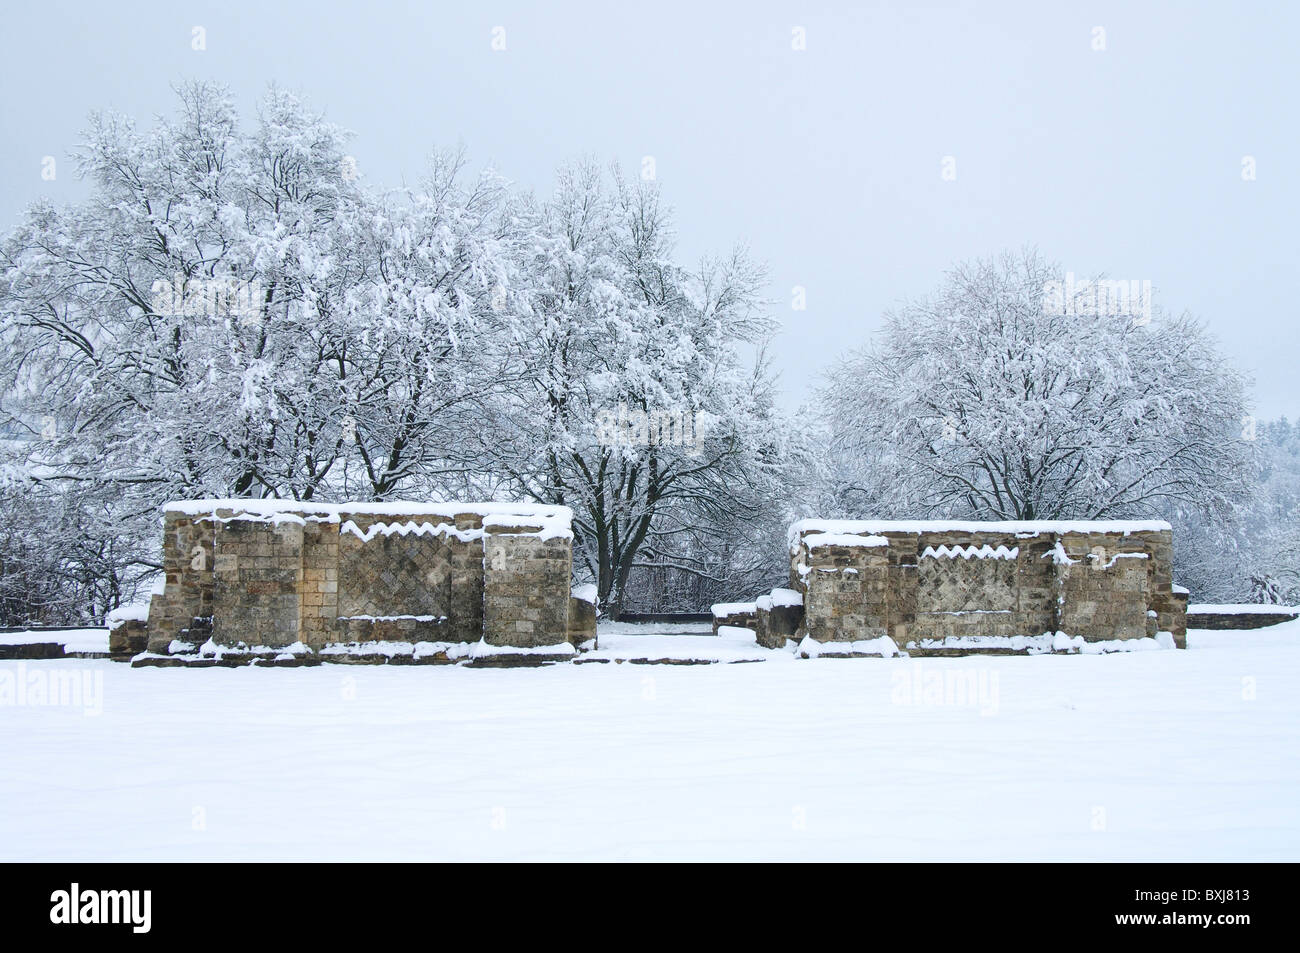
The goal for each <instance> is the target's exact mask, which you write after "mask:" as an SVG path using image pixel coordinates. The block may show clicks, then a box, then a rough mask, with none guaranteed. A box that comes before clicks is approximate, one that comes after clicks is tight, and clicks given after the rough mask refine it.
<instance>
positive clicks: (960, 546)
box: [790, 520, 1186, 647]
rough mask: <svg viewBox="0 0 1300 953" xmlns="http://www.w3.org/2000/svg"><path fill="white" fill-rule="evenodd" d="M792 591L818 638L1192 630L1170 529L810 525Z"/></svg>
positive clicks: (795, 532)
mask: <svg viewBox="0 0 1300 953" xmlns="http://www.w3.org/2000/svg"><path fill="white" fill-rule="evenodd" d="M790 585H791V587H792V588H794V589H797V590H798V591H800V592H802V593H803V594H804V606H805V609H804V623H803V631H804V634H806V635H808V636H810V637H812V638H813V639H815V640H817V641H818V642H845V641H847V642H852V641H859V640H870V639H878V638H881V637H884V636H888V637H889V638H891V639H892V640H893V641H894V642H895V644H897V645H898V646H899V647H903V646H905V645H906V644H907V643H909V642H913V641H918V640H924V639H936V640H942V639H948V638H954V637H1008V636H1016V635H1039V634H1042V633H1044V632H1064V633H1066V634H1067V635H1071V636H1076V635H1077V636H1082V637H1083V638H1084V639H1085V640H1088V641H1101V640H1111V639H1134V638H1144V637H1149V636H1154V635H1155V634H1156V633H1157V632H1170V633H1172V634H1173V636H1174V640H1175V643H1176V644H1179V645H1180V646H1181V644H1182V640H1183V638H1184V637H1185V633H1186V619H1185V605H1186V599H1185V596H1181V595H1178V594H1176V593H1175V592H1174V590H1173V578H1172V531H1171V529H1170V528H1169V526H1168V524H1163V523H1154V522H1150V523H1118V522H1088V523H1082V522H1080V523H1065V522H1037V523H1035V522H1025V523H951V524H943V523H934V522H921V521H915V522H913V521H853V522H848V521H818V520H804V521H801V522H799V523H796V524H795V526H794V527H792V530H791V569H790Z"/></svg>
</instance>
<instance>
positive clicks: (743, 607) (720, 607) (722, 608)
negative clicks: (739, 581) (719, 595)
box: [710, 602, 758, 619]
mask: <svg viewBox="0 0 1300 953" xmlns="http://www.w3.org/2000/svg"><path fill="white" fill-rule="evenodd" d="M710 611H712V613H713V617H714V618H715V619H725V618H726V617H727V616H730V615H753V614H754V613H755V612H757V611H758V603H757V602H719V603H716V604H714V606H713V607H712V609H711V610H710Z"/></svg>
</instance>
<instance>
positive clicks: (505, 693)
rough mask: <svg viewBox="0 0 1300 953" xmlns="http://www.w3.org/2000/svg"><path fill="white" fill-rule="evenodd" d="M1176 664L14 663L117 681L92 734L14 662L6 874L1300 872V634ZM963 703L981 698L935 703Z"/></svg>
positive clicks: (1, 673)
mask: <svg viewBox="0 0 1300 953" xmlns="http://www.w3.org/2000/svg"><path fill="white" fill-rule="evenodd" d="M645 628H646V627H642V629H643V630H645ZM659 628H662V627H659ZM630 630H632V627H631V626H629V625H627V624H624V625H623V626H621V627H619V628H616V630H615V631H614V632H612V633H608V632H607V631H606V629H604V628H602V630H601V638H602V641H605V642H606V644H616V643H608V641H607V640H608V636H609V635H611V634H612V635H619V636H629V638H628V639H627V640H626V641H631V639H630V635H631V631H630ZM99 631H100V632H101V633H102V632H103V631H104V630H99ZM659 641H665V640H663V639H659ZM701 641H703V639H702V640H701ZM1188 643H1189V646H1190V648H1189V650H1188V651H1185V652H1171V651H1160V652H1149V651H1137V652H1128V653H1121V654H1113V655H1106V656H1098V655H1069V656H1066V655H1042V656H1034V657H1023V656H984V657H967V658H955V659H915V658H913V659H897V658H894V659H856V660H852V659H850V660H842V661H839V660H837V661H794V660H791V659H790V657H789V654H788V653H778V654H777V655H776V656H773V658H772V659H771V660H770V661H769V662H767V663H765V664H750V665H699V666H675V665H664V666H642V665H633V664H628V663H624V664H614V663H611V664H606V665H563V666H554V667H550V668H540V669H485V670H474V669H464V668H460V667H456V666H430V667H405V666H386V665H381V666H321V667H318V668H296V669H256V668H236V669H221V670H214V669H187V670H176V669H149V668H143V669H131V668H129V667H127V666H125V665H122V664H117V663H112V662H109V661H106V660H103V661H100V660H93V661H82V660H77V661H75V662H74V661H71V660H67V661H64V660H58V661H49V662H31V661H29V662H27V663H25V665H26V668H25V669H23V670H22V671H24V672H26V673H31V672H40V671H42V670H43V668H44V667H47V666H48V671H51V672H55V671H58V672H63V671H71V670H76V671H84V672H90V673H94V674H102V676H103V693H102V699H103V704H102V714H100V715H98V716H97V717H86V715H85V713H84V712H83V710H82V709H81V708H80V707H74V706H50V705H43V706H35V705H28V706H23V705H16V704H12V703H9V704H5V703H4V701H3V699H4V695H3V691H4V686H5V679H6V677H7V678H8V679H9V681H10V683H12V679H13V678H15V677H16V676H17V673H18V672H19V671H20V669H19V668H18V666H19V665H20V664H22V663H15V662H0V750H3V751H4V753H5V755H4V764H5V770H4V771H3V772H0V860H4V861H10V862H12V861H32V860H48V861H63V862H87V861H97V860H98V861H116V862H132V861H149V860H176V861H236V860H272V859H279V860H424V859H441V860H569V861H575V860H750V861H761V860H895V861H898V860H903V861H907V860H940V861H946V860H994V861H1000V860H1047V861H1062V860H1077V861H1099V862H1111V861H1185V862H1198V861H1251V862H1256V861H1269V860H1272V861H1291V862H1294V861H1297V860H1300V759H1297V758H1295V757H1292V756H1291V753H1292V752H1294V751H1296V750H1297V744H1298V742H1300V693H1297V692H1295V691H1294V686H1295V685H1296V684H1297V683H1300V621H1297V622H1290V623H1285V624H1283V625H1280V626H1275V627H1271V628H1267V629H1260V630H1251V631H1233V632H1199V631H1192V632H1190V633H1189V635H1188ZM723 648H725V646H724V645H723V644H722V643H719V646H718V651H717V653H716V654H719V655H721V654H722V652H721V649H723ZM610 651H616V649H610ZM965 679H970V680H972V681H974V682H977V683H978V685H979V686H980V692H979V695H980V697H979V698H978V699H975V700H974V701H972V702H971V703H962V699H961V697H960V696H957V697H955V698H954V697H952V696H951V695H945V693H944V692H943V691H942V690H940V691H939V692H937V693H931V692H930V691H929V690H928V686H929V685H930V683H931V682H934V683H935V684H937V685H939V686H940V688H942V686H944V685H945V684H949V685H950V684H952V683H953V682H955V681H956V682H960V681H962V680H965ZM200 811H201V812H202V813H201V816H202V817H203V819H204V824H203V825H196V824H195V823H194V819H195V818H196V817H197V816H200V815H199V813H198V812H200ZM285 811H292V812H296V814H297V815H298V816H300V817H302V818H305V819H306V821H307V822H306V823H279V822H278V821H277V818H280V819H282V818H283V817H284V816H285V814H284V812H285ZM1099 816H1104V818H1105V823H1104V825H1103V826H1102V828H1101V829H1098V826H1097V824H1096V819H1097V818H1098V817H1099Z"/></svg>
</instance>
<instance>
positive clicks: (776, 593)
mask: <svg viewBox="0 0 1300 953" xmlns="http://www.w3.org/2000/svg"><path fill="white" fill-rule="evenodd" d="M771 599H772V605H774V606H801V605H803V593H802V592H800V591H799V590H798V589H773V590H772V596H771Z"/></svg>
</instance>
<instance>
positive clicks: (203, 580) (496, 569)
mask: <svg viewBox="0 0 1300 953" xmlns="http://www.w3.org/2000/svg"><path fill="white" fill-rule="evenodd" d="M570 521H571V513H570V512H569V511H568V510H567V509H566V508H564V507H546V506H528V505H518V506H515V505H511V504H469V503H467V504H454V505H437V506H432V505H430V506H421V505H419V504H341V505H337V506H333V505H313V504H303V503H287V502H279V501H242V500H207V501H197V502H189V503H177V504H171V505H169V506H168V507H167V509H166V511H165V513H164V546H163V550H164V565H165V567H166V570H167V572H166V584H165V588H164V589H163V591H162V592H159V593H156V594H155V595H154V597H153V600H152V602H151V605H150V611H149V623H148V630H149V639H148V645H149V649H150V651H154V652H166V651H168V648H169V646H170V645H171V643H172V642H173V641H179V642H182V643H186V644H190V645H195V646H196V647H197V644H199V643H202V642H204V641H206V640H207V639H208V638H211V639H212V640H213V642H215V643H216V644H217V645H220V646H223V647H240V646H244V647H256V646H263V647H267V648H278V647H284V646H289V645H292V644H294V643H295V642H302V643H304V644H306V645H307V646H309V647H312V648H320V647H323V646H325V645H328V644H331V643H348V642H373V641H400V642H421V641H426V642H461V643H464V642H477V641H479V640H480V639H483V638H486V639H487V641H488V642H490V643H491V644H494V645H500V646H518V647H533V646H539V645H554V644H558V643H560V642H564V641H566V639H567V638H568V629H569V626H568V611H569V588H570V575H571V571H572V532H571V529H570ZM489 592H490V593H491V599H490V600H488V593H489ZM485 602H490V607H485ZM485 608H486V609H487V611H486V613H485Z"/></svg>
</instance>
